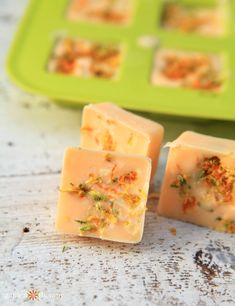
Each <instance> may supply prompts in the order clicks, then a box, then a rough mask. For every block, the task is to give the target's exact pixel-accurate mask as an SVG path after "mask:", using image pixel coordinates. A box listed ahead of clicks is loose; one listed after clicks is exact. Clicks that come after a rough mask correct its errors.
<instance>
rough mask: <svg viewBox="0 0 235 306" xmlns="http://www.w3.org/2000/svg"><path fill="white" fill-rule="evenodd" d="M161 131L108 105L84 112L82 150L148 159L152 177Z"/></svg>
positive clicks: (149, 123) (94, 106) (159, 145)
mask: <svg viewBox="0 0 235 306" xmlns="http://www.w3.org/2000/svg"><path fill="white" fill-rule="evenodd" d="M163 133H164V129H163V127H162V126H161V125H160V124H158V123H156V122H153V121H151V120H148V119H145V118H143V117H140V116H137V115H134V114H132V113H130V112H128V111H125V110H123V109H121V108H119V107H118V106H116V105H114V104H111V103H102V104H91V105H88V106H86V107H85V108H84V111H83V121H82V128H81V147H82V148H85V149H92V150H108V151H116V152H120V153H125V154H137V155H143V156H148V157H150V158H151V159H152V176H153V175H154V173H155V171H156V168H157V163H158V157H159V152H160V147H161V143H162V138H163Z"/></svg>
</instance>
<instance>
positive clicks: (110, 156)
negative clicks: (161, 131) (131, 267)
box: [56, 148, 151, 243]
mask: <svg viewBox="0 0 235 306" xmlns="http://www.w3.org/2000/svg"><path fill="white" fill-rule="evenodd" d="M150 173H151V160H150V159H149V158H148V157H144V156H133V155H123V154H120V153H112V152H110V153H109V152H98V151H89V150H83V149H79V148H69V149H67V150H66V152H65V158H64V166H63V171H62V181H61V186H60V196H59V202H58V210H57V220H56V229H57V230H58V231H60V232H62V233H66V234H75V235H79V236H88V237H97V238H101V239H107V240H113V241H119V242H128V243H138V242H139V241H140V240H141V238H142V234H143V228H144V219H145V210H146V201H147V193H148V188H149V180H150Z"/></svg>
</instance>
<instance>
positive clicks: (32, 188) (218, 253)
mask: <svg viewBox="0 0 235 306" xmlns="http://www.w3.org/2000/svg"><path fill="white" fill-rule="evenodd" d="M25 5H26V1H25V0H18V1H14V0H0V45H1V47H0V64H1V70H0V305H1V306H8V305H9V306H13V305H17V306H19V305H32V304H34V303H35V305H56V306H57V305H71V306H73V305H74V306H77V305H79V306H80V305H87V306H90V305H92V306H93V305H97V306H99V305H120V306H122V305H123V306H126V305H127V306H129V305H130V306H131V305H137V304H138V305H140V306H142V305H153V306H157V305H159V306H170V305H175V306H176V305H177V306H181V305H182V306H183V305H197V306H206V305H207V306H210V305H218V306H228V305H235V243H234V236H232V235H229V234H220V233H216V232H214V231H210V230H207V229H205V228H200V227H197V226H193V225H191V224H185V223H182V222H177V221H173V220H168V219H165V218H161V217H158V216H157V214H156V212H155V210H156V203H157V200H156V199H155V197H153V199H152V200H151V201H149V203H148V206H149V211H148V212H147V216H146V226H145V232H144V238H143V241H142V242H141V243H140V244H138V245H126V244H118V243H112V242H106V241H100V240H96V239H88V238H78V237H73V236H63V235H58V234H57V233H56V232H55V230H54V221H55V212H56V202H57V196H58V184H59V178H60V170H61V162H62V156H63V151H64V148H65V147H66V146H77V145H78V144H79V139H80V136H79V126H80V120H81V110H69V109H63V108H60V107H58V106H56V105H54V104H51V103H49V102H48V101H47V100H46V99H44V98H40V97H34V96H31V95H28V94H26V93H23V92H21V91H19V90H17V89H16V88H15V87H14V86H12V85H11V84H10V82H9V81H8V79H7V77H6V75H5V73H4V72H3V69H2V67H3V63H4V60H5V55H6V52H7V48H8V46H9V42H10V39H11V37H12V33H13V31H14V30H15V26H16V24H17V22H18V20H19V17H20V15H21V14H22V12H23V9H24V7H25ZM164 123H165V125H166V126H167V128H168V129H167V139H170V137H171V138H173V137H174V136H175V134H176V133H179V132H180V131H181V130H183V129H185V128H186V127H187V128H192V129H194V130H200V129H201V128H202V126H204V128H205V127H206V128H208V130H212V131H213V123H202V124H201V123H196V122H193V123H191V122H182V123H180V122H179V121H177V120H172V121H171V120H168V119H167V120H166V121H165V122H164ZM225 126H226V124H225ZM231 126H232V127H234V125H233V124H232V123H228V124H227V127H228V130H229V129H230V127H231ZM166 154H167V152H165V151H163V153H162V155H161V159H160V167H159V172H158V177H157V178H156V181H155V187H153V188H152V191H154V192H159V187H160V182H161V178H162V176H163V172H164V167H165V161H166ZM25 227H27V228H28V229H29V232H24V228H25ZM172 228H175V229H176V235H175V236H174V235H172V232H171V229H172ZM64 246H66V248H65V251H64V252H63V249H64ZM30 289H36V290H39V292H40V295H39V300H37V301H34V302H33V301H31V302H29V301H27V300H26V297H27V291H28V290H30Z"/></svg>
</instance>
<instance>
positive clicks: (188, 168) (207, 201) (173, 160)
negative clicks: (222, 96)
mask: <svg viewBox="0 0 235 306" xmlns="http://www.w3.org/2000/svg"><path fill="white" fill-rule="evenodd" d="M169 146H170V151H169V157H168V162H167V167H166V172H165V177H164V181H163V186H162V190H161V196H160V201H159V206H158V212H159V214H160V215H162V216H166V217H169V218H174V219H179V220H183V221H187V222H191V223H194V224H198V225H201V226H206V227H209V228H212V229H215V230H218V231H221V232H228V233H235V141H232V140H227V139H221V138H215V137H210V136H205V135H201V134H198V133H194V132H185V133H183V134H182V135H181V136H180V137H179V138H178V139H177V140H175V141H174V142H173V143H171V144H169Z"/></svg>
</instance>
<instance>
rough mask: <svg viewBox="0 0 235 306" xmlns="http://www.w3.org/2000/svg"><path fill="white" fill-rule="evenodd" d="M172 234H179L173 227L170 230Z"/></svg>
mask: <svg viewBox="0 0 235 306" xmlns="http://www.w3.org/2000/svg"><path fill="white" fill-rule="evenodd" d="M170 233H171V234H172V236H176V234H177V231H176V228H175V227H171V228H170Z"/></svg>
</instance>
